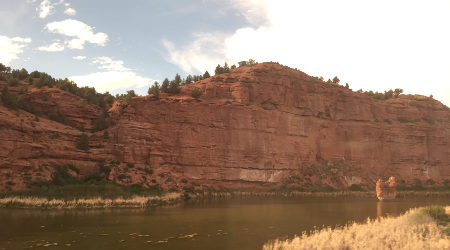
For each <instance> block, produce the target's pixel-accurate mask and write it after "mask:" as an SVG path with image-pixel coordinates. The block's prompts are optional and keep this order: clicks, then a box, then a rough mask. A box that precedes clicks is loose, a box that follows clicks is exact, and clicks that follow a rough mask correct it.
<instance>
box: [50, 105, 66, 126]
mask: <svg viewBox="0 0 450 250" xmlns="http://www.w3.org/2000/svg"><path fill="white" fill-rule="evenodd" d="M48 118H49V119H50V120H52V121H55V122H59V123H62V124H65V123H66V121H67V119H66V116H64V115H63V114H61V113H60V112H59V110H58V109H57V108H53V109H52V110H51V111H50V113H49V114H48Z"/></svg>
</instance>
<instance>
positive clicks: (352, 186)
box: [348, 184, 363, 191]
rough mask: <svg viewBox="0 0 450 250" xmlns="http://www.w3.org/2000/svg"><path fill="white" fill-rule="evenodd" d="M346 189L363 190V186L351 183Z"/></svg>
mask: <svg viewBox="0 0 450 250" xmlns="http://www.w3.org/2000/svg"><path fill="white" fill-rule="evenodd" d="M348 189H349V190H351V191H363V188H362V187H361V185H358V184H352V185H350V187H349V188H348Z"/></svg>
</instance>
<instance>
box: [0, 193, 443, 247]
mask: <svg viewBox="0 0 450 250" xmlns="http://www.w3.org/2000/svg"><path fill="white" fill-rule="evenodd" d="M429 204H442V205H449V204H450V198H414V199H406V198H405V199H397V200H395V201H388V202H379V201H377V200H376V199H375V198H268V199H264V198H246V199H228V200H214V201H198V202H188V203H183V204H179V205H176V206H171V207H157V208H150V209H108V210H104V209H90V210H87V209H86V210H84V209H73V210H40V209H0V249H26V248H32V249H33V248H38V249H46V248H49V249H83V250H88V249H96V250H103V249H105V250H106V249H108V250H109V249H177V250H178V249H208V250H209V249H213V250H220V249H261V247H262V245H263V244H264V243H266V242H267V241H269V240H273V239H275V238H282V239H285V238H292V237H293V236H294V235H295V234H300V233H301V232H302V231H304V230H311V229H313V228H314V227H321V226H323V225H325V226H336V225H344V224H345V223H348V222H349V221H356V222H364V221H365V220H366V219H367V218H368V217H370V218H372V219H373V218H377V216H385V215H394V216H395V215H399V214H400V213H402V212H404V211H406V210H408V209H409V208H412V207H418V206H424V205H429ZM45 246H46V247H45Z"/></svg>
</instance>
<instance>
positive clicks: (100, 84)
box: [69, 71, 151, 92]
mask: <svg viewBox="0 0 450 250" xmlns="http://www.w3.org/2000/svg"><path fill="white" fill-rule="evenodd" d="M69 79H70V80H72V81H74V82H76V83H77V85H79V86H90V87H94V88H95V89H96V90H97V91H99V92H106V91H109V92H111V91H114V90H115V89H123V88H136V87H142V86H148V85H149V83H150V82H151V79H150V78H146V77H142V76H138V75H137V74H136V73H134V72H129V71H128V72H122V71H107V72H96V73H92V74H88V75H83V76H71V77H69Z"/></svg>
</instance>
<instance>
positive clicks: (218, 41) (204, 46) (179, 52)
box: [162, 33, 226, 72]
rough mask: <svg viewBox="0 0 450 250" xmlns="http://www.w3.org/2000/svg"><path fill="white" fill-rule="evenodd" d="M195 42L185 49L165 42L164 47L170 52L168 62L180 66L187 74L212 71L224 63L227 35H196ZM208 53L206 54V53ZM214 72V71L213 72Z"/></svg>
mask: <svg viewBox="0 0 450 250" xmlns="http://www.w3.org/2000/svg"><path fill="white" fill-rule="evenodd" d="M195 37H196V38H195V40H194V42H192V43H191V44H189V45H188V46H186V47H183V48H176V47H175V45H174V44H173V43H172V42H170V41H168V40H165V39H164V40H163V41H162V43H163V45H164V47H165V48H166V49H167V51H168V52H169V55H168V58H167V60H168V61H169V62H171V63H173V64H176V65H178V66H179V67H180V68H181V69H182V70H183V71H185V72H192V71H197V72H203V71H204V70H206V69H208V71H209V72H211V67H212V69H213V68H214V67H215V66H216V65H217V64H219V63H221V64H223V63H224V58H226V51H225V48H224V46H223V39H225V38H226V35H225V34H221V33H211V34H209V33H200V34H196V35H195ZM205 50H206V51H208V53H204V51H205ZM212 72H214V71H212Z"/></svg>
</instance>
